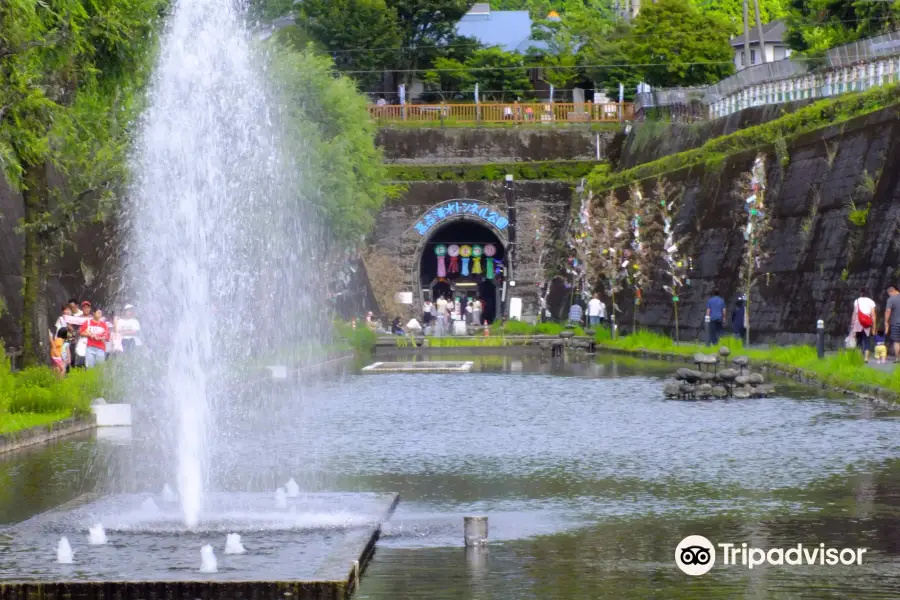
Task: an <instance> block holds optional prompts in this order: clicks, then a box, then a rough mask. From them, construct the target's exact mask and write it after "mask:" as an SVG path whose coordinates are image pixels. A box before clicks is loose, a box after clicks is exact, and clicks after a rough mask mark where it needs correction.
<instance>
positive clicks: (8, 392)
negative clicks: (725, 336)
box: [0, 362, 118, 430]
mask: <svg viewBox="0 0 900 600" xmlns="http://www.w3.org/2000/svg"><path fill="white" fill-rule="evenodd" d="M105 367H106V366H104V367H98V368H95V369H73V370H72V371H71V372H70V373H69V374H68V375H67V376H66V377H64V378H62V379H60V378H59V377H58V376H57V375H56V373H55V372H54V371H53V370H52V369H49V368H47V367H29V368H27V369H24V370H22V371H19V372H18V373H12V372H10V370H9V365H8V362H7V363H6V364H0V421H4V422H5V421H6V420H8V419H10V418H11V417H10V415H12V414H15V413H43V414H50V413H53V414H57V415H58V418H60V419H63V418H68V417H70V416H73V415H76V416H79V415H86V414H89V413H90V406H91V401H92V400H93V399H95V398H102V397H105V398H112V397H115V396H117V395H118V392H117V391H116V389H115V386H114V382H115V379H114V378H113V377H111V376H110V371H109V370H107V368H105ZM7 413H8V414H7ZM21 421H22V423H23V424H24V425H23V426H28V424H29V420H28V419H22V420H21ZM2 429H7V430H9V428H7V427H2Z"/></svg>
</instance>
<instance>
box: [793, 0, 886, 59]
mask: <svg viewBox="0 0 900 600" xmlns="http://www.w3.org/2000/svg"><path fill="white" fill-rule="evenodd" d="M898 25H900V5H898V4H897V3H896V2H881V1H879V2H871V1H860V0H803V1H800V0H791V2H790V12H789V16H788V33H787V42H788V44H789V45H790V47H791V48H793V49H794V50H796V51H798V52H800V53H802V54H803V55H805V56H821V55H822V54H824V53H825V51H826V50H828V49H829V48H833V47H834V46H839V45H841V44H846V43H849V42H852V41H855V40H858V39H861V38H865V37H871V36H874V35H879V34H881V33H886V32H888V31H895V30H896V29H897V27H898Z"/></svg>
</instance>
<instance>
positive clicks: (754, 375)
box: [747, 373, 765, 384]
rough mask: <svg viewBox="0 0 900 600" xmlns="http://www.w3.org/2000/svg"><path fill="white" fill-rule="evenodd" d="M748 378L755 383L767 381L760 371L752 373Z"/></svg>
mask: <svg viewBox="0 0 900 600" xmlns="http://www.w3.org/2000/svg"><path fill="white" fill-rule="evenodd" d="M747 378H748V379H749V380H750V383H753V384H760V383H765V379H763V376H762V375H760V374H759V373H751V374H750V375H748V376H747Z"/></svg>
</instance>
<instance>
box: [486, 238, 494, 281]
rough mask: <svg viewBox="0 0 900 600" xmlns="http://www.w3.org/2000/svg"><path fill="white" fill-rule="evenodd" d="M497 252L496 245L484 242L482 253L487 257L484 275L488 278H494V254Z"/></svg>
mask: <svg viewBox="0 0 900 600" xmlns="http://www.w3.org/2000/svg"><path fill="white" fill-rule="evenodd" d="M495 254H497V247H496V246H495V245H493V244H485V245H484V255H485V256H486V257H487V259H486V261H485V262H486V263H487V273H486V274H485V277H487V278H488V279H493V278H494V255H495Z"/></svg>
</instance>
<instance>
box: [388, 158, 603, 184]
mask: <svg viewBox="0 0 900 600" xmlns="http://www.w3.org/2000/svg"><path fill="white" fill-rule="evenodd" d="M593 169H600V170H603V169H607V170H608V169H609V165H608V164H607V163H597V162H596V161H589V160H572V161H540V162H530V163H495V164H489V165H389V166H387V167H386V169H385V170H386V174H387V178H388V180H389V181H501V180H503V179H504V177H505V176H506V175H507V174H512V175H513V177H514V178H515V179H516V180H522V181H525V180H535V179H553V180H565V181H575V180H577V179H580V178H581V177H585V176H587V175H588V174H589V173H590V172H592V170H593Z"/></svg>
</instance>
